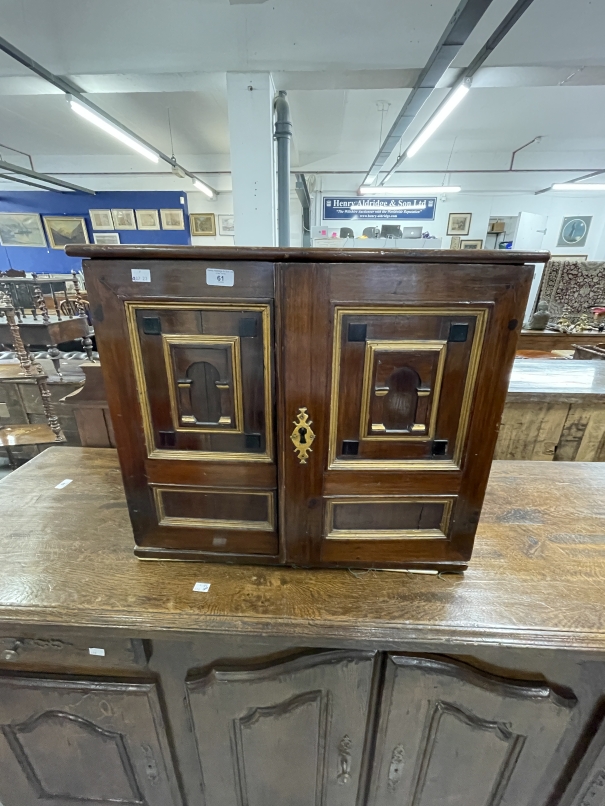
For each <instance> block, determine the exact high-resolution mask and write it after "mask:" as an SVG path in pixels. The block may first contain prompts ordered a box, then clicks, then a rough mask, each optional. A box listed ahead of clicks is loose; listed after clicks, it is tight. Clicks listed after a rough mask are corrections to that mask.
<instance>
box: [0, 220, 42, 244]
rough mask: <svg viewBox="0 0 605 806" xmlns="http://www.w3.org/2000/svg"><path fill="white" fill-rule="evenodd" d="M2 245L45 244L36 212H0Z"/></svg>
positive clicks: (0, 238)
mask: <svg viewBox="0 0 605 806" xmlns="http://www.w3.org/2000/svg"><path fill="white" fill-rule="evenodd" d="M0 243H1V244H2V246H46V238H45V237H44V230H43V229H42V222H41V221H40V216H39V215H38V214H37V213H0Z"/></svg>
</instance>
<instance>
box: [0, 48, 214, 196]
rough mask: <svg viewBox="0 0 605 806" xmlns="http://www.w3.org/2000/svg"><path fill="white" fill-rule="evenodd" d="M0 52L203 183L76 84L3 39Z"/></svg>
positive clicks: (191, 177) (174, 166)
mask: <svg viewBox="0 0 605 806" xmlns="http://www.w3.org/2000/svg"><path fill="white" fill-rule="evenodd" d="M0 51H3V52H4V53H6V54H7V56H10V57H11V58H12V59H14V60H15V61H17V62H19V63H20V64H22V65H23V66H24V67H27V69H28V70H31V71H32V73H35V74H36V75H37V76H40V78H43V79H44V80H45V81H47V82H48V83H49V84H52V85H53V86H54V87H57V89H59V90H61V92H64V93H65V94H66V95H71V96H72V97H74V98H75V99H76V100H78V101H79V102H80V103H81V104H83V105H84V106H86V107H88V108H89V109H91V110H92V111H93V112H96V114H97V115H100V116H101V117H102V118H104V119H105V120H106V121H108V122H109V123H111V124H112V125H113V126H115V127H116V128H118V129H121V130H122V131H123V132H125V133H126V134H127V135H128V136H129V137H132V138H133V139H134V140H137V141H138V142H139V143H141V144H142V145H143V146H145V148H148V149H149V150H150V151H153V152H155V153H156V154H157V155H158V157H159V158H160V159H161V160H163V161H164V162H167V163H168V164H169V165H171V166H172V167H173V168H177V169H178V170H179V171H182V172H183V174H185V176H188V177H189V178H190V179H191V180H192V181H196V180H197V181H203V180H199V179H198V177H197V176H195V174H193V173H191V171H188V170H187V169H186V168H184V167H183V166H182V165H179V164H178V162H177V161H176V160H175V159H174V157H169V156H168V155H167V154H164V152H163V151H160V149H159V148H156V147H155V146H154V145H152V144H151V143H149V142H147V140H145V139H143V138H142V137H139V135H138V134H136V132H133V131H132V129H129V128H128V126H124V124H123V123H120V121H119V120H116V118H114V117H112V116H111V115H109V114H108V113H107V112H105V110H103V109H101V107H100V106H97V105H96V104H94V103H93V102H92V101H89V100H88V98H86V97H85V96H84V95H83V94H82V91H81V89H80V87H78V86H76V84H74V83H73V82H71V81H69V80H68V79H66V78H63V77H62V76H57V75H55V74H54V73H51V72H50V70H47V69H46V68H45V67H43V66H42V65H41V64H39V63H38V62H36V61H34V59H32V58H31V57H30V56H28V55H27V54H26V53H23V51H21V50H19V48H16V47H15V46H14V45H12V44H11V43H10V42H9V41H8V40H6V39H4V38H3V37H0ZM203 184H204V185H205V184H206V183H205V182H203ZM207 187H208V188H210V190H211V191H212V193H213V194H214V195H215V196H216V195H218V191H216V190H215V189H214V188H213V187H211V186H210V185H207Z"/></svg>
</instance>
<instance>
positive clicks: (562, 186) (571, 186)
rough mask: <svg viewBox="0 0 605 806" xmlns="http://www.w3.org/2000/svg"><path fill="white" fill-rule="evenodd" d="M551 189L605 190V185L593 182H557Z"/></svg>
mask: <svg viewBox="0 0 605 806" xmlns="http://www.w3.org/2000/svg"><path fill="white" fill-rule="evenodd" d="M551 190H600V191H603V190H605V185H603V184H597V183H593V184H592V185H580V184H576V183H575V182H565V183H556V184H554V185H553V186H552V187H551Z"/></svg>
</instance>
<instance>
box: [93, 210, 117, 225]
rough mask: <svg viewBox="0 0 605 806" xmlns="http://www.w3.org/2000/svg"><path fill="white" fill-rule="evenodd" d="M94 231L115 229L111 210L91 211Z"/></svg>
mask: <svg viewBox="0 0 605 806" xmlns="http://www.w3.org/2000/svg"><path fill="white" fill-rule="evenodd" d="M88 212H89V214H90V223H91V224H92V228H93V229H113V219H112V217H111V210H89V211H88Z"/></svg>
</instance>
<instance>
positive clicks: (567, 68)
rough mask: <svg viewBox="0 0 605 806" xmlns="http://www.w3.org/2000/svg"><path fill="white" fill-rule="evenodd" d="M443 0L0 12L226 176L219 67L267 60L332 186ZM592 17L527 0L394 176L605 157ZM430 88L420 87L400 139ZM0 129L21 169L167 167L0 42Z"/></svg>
mask: <svg viewBox="0 0 605 806" xmlns="http://www.w3.org/2000/svg"><path fill="white" fill-rule="evenodd" d="M513 3H514V0H494V2H493V3H492V5H491V7H490V8H489V10H488V12H487V13H486V14H485V15H484V17H483V19H482V20H481V21H480V23H479V24H478V25H477V27H476V28H475V30H474V31H473V33H472V34H471V36H470V38H469V39H468V40H467V42H466V44H465V45H464V46H463V47H462V49H461V50H460V52H459V54H458V56H457V58H456V61H455V62H454V66H455V67H458V68H460V67H464V66H466V65H468V64H469V62H470V60H471V59H472V57H473V56H474V55H475V53H476V52H477V50H478V49H479V48H480V47H481V46H482V45H483V44H484V42H485V40H486V39H487V37H488V36H489V35H490V34H491V33H492V31H493V30H494V28H495V27H496V25H497V24H498V23H499V22H500V20H501V19H502V18H503V17H504V16H505V15H506V13H507V12H508V11H509V9H510V8H511V7H512V5H513ZM456 6H457V0H425V2H422V3H419V2H417V0H373V3H371V4H369V3H368V2H367V0H305V2H300V0H265V2H262V0H260V2H259V0H256V2H254V1H253V0H231V2H229V0H171V3H169V4H166V3H160V2H158V0H104V1H103V2H102V3H99V2H98V0H94V1H93V0H52V2H48V0H47V2H45V3H40V0H0V18H1V19H2V23H3V24H2V36H3V37H5V38H6V39H7V40H8V41H9V42H11V43H12V44H13V45H15V46H16V47H18V48H20V49H21V50H23V51H24V52H25V53H27V54H28V55H29V56H31V57H32V58H33V59H35V60H36V61H38V62H40V63H41V64H42V65H44V67H46V68H47V69H48V70H50V71H52V72H54V73H56V74H59V75H63V76H67V77H69V78H70V80H72V81H73V82H75V83H76V84H77V85H78V86H80V87H81V88H82V90H83V91H84V92H85V93H86V94H87V96H88V97H89V98H90V99H91V100H92V101H94V102H95V103H96V104H97V105H98V106H100V107H102V108H103V109H105V110H106V111H107V112H109V113H110V114H111V115H113V116H114V117H116V118H118V119H119V120H120V121H122V122H123V123H124V124H126V125H127V126H129V127H130V128H132V129H133V130H134V131H136V132H137V133H138V134H140V135H141V136H142V137H144V138H145V139H146V140H148V141H149V142H151V143H153V144H154V145H155V146H157V147H158V148H160V149H161V150H163V151H165V152H166V153H174V154H175V155H176V157H177V159H178V160H179V161H180V162H181V163H182V164H183V165H185V166H186V167H187V168H188V169H189V170H192V171H196V172H200V173H201V174H202V175H205V176H207V177H208V179H209V181H212V184H214V185H215V186H217V187H218V188H219V189H225V190H226V189H228V188H229V187H230V177H229V174H228V172H229V127H228V104H227V90H226V73H227V72H228V71H244V72H247V71H270V72H272V73H273V77H274V81H275V84H276V87H277V88H278V89H286V90H287V91H288V97H289V100H290V104H291V109H292V119H293V124H294V146H295V148H294V158H293V163H294V166H293V167H295V168H297V169H300V170H304V171H306V172H309V173H317V174H318V175H321V177H322V180H321V181H322V183H323V186H324V187H326V188H328V187H329V188H330V189H342V190H346V189H349V188H350V189H354V188H355V187H356V186H357V185H358V184H359V182H360V180H361V179H362V178H363V174H364V173H365V171H367V169H368V168H369V165H370V163H371V162H372V159H373V158H374V156H375V154H376V152H377V150H378V147H379V144H380V141H381V132H382V135H383V136H384V135H385V134H386V132H387V131H388V130H389V128H390V126H391V124H392V122H393V120H394V119H395V116H396V115H397V113H398V111H399V109H400V108H401V106H402V104H403V102H404V101H405V99H406V97H407V95H408V93H409V91H410V88H411V86H412V84H413V82H414V80H415V78H416V76H417V75H418V73H419V71H420V70H421V68H422V67H423V66H424V64H425V62H426V60H427V58H428V57H429V55H430V53H431V52H432V50H433V48H434V47H435V44H436V43H437V41H438V39H439V37H440V36H441V34H442V31H443V29H444V28H445V25H446V23H447V21H448V20H449V18H450V17H451V15H452V13H453V11H454V9H455V8H456ZM603 30H605V3H603V2H601V1H600V0H574V2H573V4H570V3H569V2H564V0H534V2H533V4H532V5H531V6H530V8H529V9H528V11H527V12H526V13H525V14H524V15H523V17H522V18H521V20H520V21H519V22H518V23H517V25H516V26H515V27H514V28H513V30H512V31H511V32H510V33H509V34H508V35H507V36H506V38H505V39H504V41H503V42H502V43H501V44H500V45H499V46H498V48H497V49H496V50H495V51H494V53H493V54H492V55H491V56H490V57H489V59H488V61H487V62H486V64H485V66H484V67H483V68H481V69H480V71H479V73H478V74H477V76H476V78H475V80H474V82H473V89H472V91H471V92H470V94H469V95H468V97H467V98H466V99H465V101H464V102H463V103H462V104H461V105H460V106H459V107H458V109H457V110H456V111H455V112H454V113H453V114H452V115H451V116H450V117H449V118H448V120H447V121H446V122H445V124H444V125H443V126H442V127H441V128H440V129H439V131H438V132H437V133H436V134H435V136H434V137H433V138H431V140H430V141H429V142H428V143H427V144H426V146H425V147H424V148H423V149H422V150H421V151H420V153H419V154H418V155H417V156H416V157H415V158H414V159H413V160H407V161H405V162H404V163H403V165H402V166H401V168H402V171H404V173H400V174H396V176H395V178H394V180H393V181H395V182H397V183H401V182H406V183H407V184H415V183H420V182H426V181H427V180H429V179H430V181H431V182H432V183H441V182H442V181H444V180H447V178H448V176H450V174H448V173H446V172H448V171H449V172H454V171H456V172H458V171H463V172H465V173H461V174H458V173H456V174H451V176H450V178H451V177H452V176H456V177H457V179H456V184H462V185H463V186H464V188H465V189H468V190H475V191H481V192H489V191H502V192H520V191H524V192H527V191H533V190H537V189H540V188H541V187H544V186H546V185H549V184H550V183H551V182H552V181H557V180H558V181H565V180H566V179H571V178H573V177H575V176H578V175H580V173H582V172H587V171H589V170H591V169H592V170H596V169H598V168H603V169H605V142H604V139H603V132H604V131H605V40H604V38H603V36H602V32H603ZM453 75H455V73H454V71H451V73H450V76H449V78H451V77H452V76H453ZM445 84H446V86H447V79H446V82H445ZM445 93H446V90H438V91H437V92H436V93H434V96H433V97H432V98H431V100H430V101H429V102H428V103H427V104H426V105H425V108H424V109H423V110H422V111H421V113H420V116H419V118H418V119H417V120H416V121H415V122H414V123H413V124H412V127H411V128H410V129H409V130H408V132H407V133H406V135H405V136H404V140H403V142H402V145H403V146H404V147H405V146H406V145H407V144H408V143H409V142H411V140H412V138H413V136H414V134H415V133H416V132H417V131H419V129H420V128H421V126H422V124H423V122H424V121H425V120H426V119H427V118H428V115H429V114H430V111H431V109H432V108H435V107H436V105H437V104H438V102H439V101H440V99H441V98H442V97H444V95H445ZM168 110H170V121H171V126H172V140H171V136H170V128H169V123H168V115H169V112H168ZM379 110H383V111H382V112H381V111H379ZM537 136H541V140H540V141H539V142H538V143H534V144H533V145H531V146H529V147H528V148H527V149H525V150H523V151H521V152H520V153H519V155H518V156H517V157H516V158H515V163H514V166H515V168H518V169H522V170H519V171H518V172H517V171H515V172H513V173H510V172H508V169H509V166H510V161H511V155H512V152H513V150H514V149H517V148H519V147H520V146H522V145H524V144H525V143H527V142H528V141H530V140H532V139H533V138H535V137H537ZM0 144H1V145H0V154H1V155H2V158H4V159H5V160H9V161H12V162H19V163H20V164H24V165H29V160H28V156H26V155H30V156H31V158H32V160H33V164H34V166H35V168H36V170H39V171H43V172H50V173H53V172H54V173H57V175H61V176H63V177H64V178H66V179H70V178H71V177H75V176H77V177H78V178H79V180H80V183H81V184H84V185H87V186H89V187H93V188H97V189H103V188H105V187H132V188H133V189H134V188H135V187H147V186H148V185H146V184H145V183H146V182H148V181H149V179H148V178H145V177H146V175H148V174H149V175H151V174H153V173H154V172H156V176H152V181H153V182H154V183H155V186H156V187H158V186H159V185H161V186H162V187H173V186H176V184H175V183H178V181H179V180H178V179H177V178H175V177H171V176H169V175H165V174H166V166H165V165H164V166H162V164H160V165H159V166H157V168H156V166H153V165H151V164H150V163H149V162H147V161H146V160H145V159H144V158H142V157H140V156H138V155H136V154H133V153H132V152H131V151H130V150H129V149H128V148H127V147H126V146H123V145H122V144H120V143H119V142H118V141H115V140H113V138H110V137H107V136H106V135H104V134H103V133H102V132H100V131H97V130H95V129H94V128H93V127H91V126H90V124H88V123H87V122H86V121H83V120H80V119H79V118H77V117H76V116H75V115H74V114H73V113H72V112H71V111H70V109H69V108H68V106H67V104H66V102H65V99H64V96H63V94H62V93H60V92H58V91H57V90H56V89H55V88H53V87H51V86H50V85H48V84H47V83H46V82H44V81H43V80H42V79H39V78H37V77H36V76H34V75H33V74H32V73H31V72H29V71H28V70H27V69H26V68H24V67H22V66H21V65H19V64H18V63H16V62H15V61H13V60H12V59H10V58H9V57H8V56H6V55H5V54H3V53H0ZM11 148H12V149H18V150H19V151H22V152H26V154H19V153H17V152H15V151H12V150H11ZM395 156H396V155H393V157H392V158H391V159H390V160H389V161H388V162H387V163H386V166H385V167H386V168H389V167H390V166H391V165H392V164H393V161H394V158H395ZM150 166H151V167H150ZM576 169H577V170H576ZM488 171H489V172H490V173H488ZM335 172H337V173H335ZM425 172H434V173H425ZM478 172H479V173H478ZM3 187H6V184H4V185H3Z"/></svg>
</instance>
